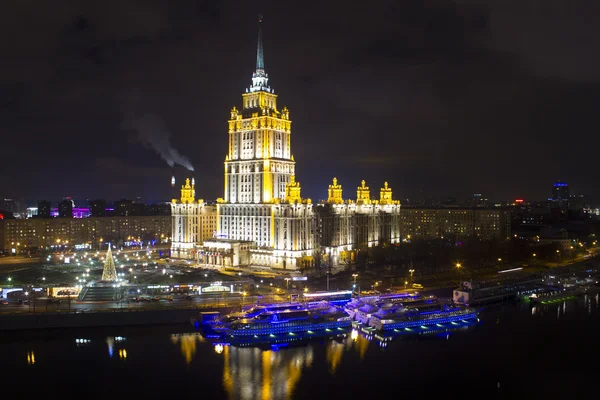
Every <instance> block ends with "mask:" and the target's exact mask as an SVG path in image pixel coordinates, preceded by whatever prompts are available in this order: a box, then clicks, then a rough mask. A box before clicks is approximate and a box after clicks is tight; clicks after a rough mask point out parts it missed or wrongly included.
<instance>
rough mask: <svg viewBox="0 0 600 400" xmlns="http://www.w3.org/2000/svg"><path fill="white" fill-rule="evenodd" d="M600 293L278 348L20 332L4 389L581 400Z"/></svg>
mask: <svg viewBox="0 0 600 400" xmlns="http://www.w3.org/2000/svg"><path fill="white" fill-rule="evenodd" d="M598 332H600V307H599V296H598V295H594V296H590V297H585V298H579V299H575V300H570V301H567V302H564V303H560V304H549V305H542V306H537V307H533V308H532V307H531V306H530V305H529V304H527V303H506V304H502V305H494V306H488V307H486V308H485V309H484V310H483V311H482V312H481V314H480V322H479V323H478V324H476V325H474V326H472V327H469V328H465V329H462V330H457V331H453V332H447V333H446V332H444V333H440V334H436V335H422V336H412V337H399V338H396V339H394V340H393V341H392V342H390V343H389V344H388V345H387V347H382V346H381V345H380V344H379V342H378V341H377V340H376V339H373V340H368V339H367V338H365V337H363V336H362V335H360V334H359V335H356V334H354V335H352V334H350V335H348V336H347V337H346V338H343V339H340V340H332V341H323V342H312V343H310V344H308V345H305V346H301V347H290V348H282V349H275V350H261V349H257V348H236V347H230V346H224V347H220V346H217V347H216V348H215V346H214V345H213V344H212V343H210V342H208V341H207V340H205V339H204V338H203V337H202V336H201V335H200V334H198V333H196V332H194V330H193V328H192V327H191V326H187V325H184V326H166V327H165V326H163V327H146V328H119V329H117V328H114V329H113V328H106V329H93V330H79V331H77V330H67V331H54V332H46V333H43V334H40V333H18V334H16V333H13V334H10V335H9V334H7V335H3V338H2V339H1V340H0V355H1V358H2V369H1V370H2V372H1V375H0V378H1V381H2V382H3V384H2V395H3V396H2V397H4V398H8V397H6V395H9V394H11V395H12V394H14V395H21V396H26V397H25V398H30V397H31V398H33V397H32V396H35V395H40V396H43V397H44V398H45V399H53V398H61V399H62V398H70V397H77V398H83V399H95V398H104V399H111V398H112V399H115V398H126V397H129V398H157V397H161V398H179V397H183V398H186V397H188V396H193V397H196V398H208V399H221V398H223V399H285V398H290V399H311V400H314V399H332V398H342V397H344V398H361V397H364V398H370V399H372V398H388V397H390V398H401V397H404V396H411V397H413V398H421V399H426V398H430V397H429V396H431V395H438V396H444V397H446V398H482V399H489V398H513V399H514V398H545V399H553V398H580V397H583V396H584V394H585V393H587V392H590V391H592V390H595V388H596V382H594V379H595V378H596V370H597V368H598V361H597V360H598V358H597V356H598V355H600V351H599V350H598V341H597V337H598Z"/></svg>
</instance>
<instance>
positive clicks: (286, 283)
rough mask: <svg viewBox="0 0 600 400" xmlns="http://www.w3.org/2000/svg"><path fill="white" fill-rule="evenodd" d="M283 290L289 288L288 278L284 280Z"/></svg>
mask: <svg viewBox="0 0 600 400" xmlns="http://www.w3.org/2000/svg"><path fill="white" fill-rule="evenodd" d="M285 288H286V289H289V288H290V278H285Z"/></svg>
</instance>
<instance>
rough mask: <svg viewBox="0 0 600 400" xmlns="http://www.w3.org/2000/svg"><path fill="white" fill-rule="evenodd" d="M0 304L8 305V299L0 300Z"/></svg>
mask: <svg viewBox="0 0 600 400" xmlns="http://www.w3.org/2000/svg"><path fill="white" fill-rule="evenodd" d="M0 305H3V306H6V305H8V301H6V300H0Z"/></svg>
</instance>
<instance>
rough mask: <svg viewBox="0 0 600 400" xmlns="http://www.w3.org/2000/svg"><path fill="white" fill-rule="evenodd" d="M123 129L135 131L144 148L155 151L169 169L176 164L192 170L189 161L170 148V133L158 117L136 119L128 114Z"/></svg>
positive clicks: (147, 116) (145, 116)
mask: <svg viewBox="0 0 600 400" xmlns="http://www.w3.org/2000/svg"><path fill="white" fill-rule="evenodd" d="M125 127H126V128H128V129H133V130H135V131H136V132H137V136H138V139H139V140H140V141H141V142H142V143H143V144H144V146H146V147H148V148H150V149H153V150H154V151H156V153H158V155H159V156H161V157H162V158H163V160H165V161H166V162H167V164H169V166H170V167H173V166H174V165H175V164H178V165H181V166H182V167H185V168H186V169H188V170H189V171H193V170H194V167H193V165H192V163H191V162H190V160H189V159H188V158H187V157H185V156H183V155H181V154H180V153H179V151H177V150H175V149H174V148H173V146H171V132H170V131H169V130H168V129H167V127H166V126H165V122H164V121H163V119H162V118H161V117H160V116H158V115H154V114H144V115H142V116H141V117H137V116H135V115H133V114H129V115H128V117H127V118H126V120H125Z"/></svg>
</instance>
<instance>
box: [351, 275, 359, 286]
mask: <svg viewBox="0 0 600 400" xmlns="http://www.w3.org/2000/svg"><path fill="white" fill-rule="evenodd" d="M352 277H353V278H354V284H355V285H356V278H358V274H352Z"/></svg>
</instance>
